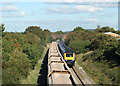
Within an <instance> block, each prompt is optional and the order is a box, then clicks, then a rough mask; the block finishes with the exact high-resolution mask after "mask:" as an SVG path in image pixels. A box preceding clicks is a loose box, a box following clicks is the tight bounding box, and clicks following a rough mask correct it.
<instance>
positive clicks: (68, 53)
mask: <svg viewBox="0 0 120 86" xmlns="http://www.w3.org/2000/svg"><path fill="white" fill-rule="evenodd" d="M58 47H59V50H60V52H61V54H62V56H63V59H64V60H65V62H66V63H67V64H68V66H71V67H72V66H74V63H75V60H76V58H75V53H74V52H73V51H72V50H71V49H70V48H69V47H68V46H67V45H66V44H65V43H64V42H63V40H62V39H61V40H59V42H58Z"/></svg>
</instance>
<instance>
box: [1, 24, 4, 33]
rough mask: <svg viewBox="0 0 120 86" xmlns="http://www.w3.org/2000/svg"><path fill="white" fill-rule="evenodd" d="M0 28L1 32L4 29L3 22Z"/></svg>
mask: <svg viewBox="0 0 120 86" xmlns="http://www.w3.org/2000/svg"><path fill="white" fill-rule="evenodd" d="M0 29H1V31H2V32H3V31H4V30H5V27H4V24H1V26H0Z"/></svg>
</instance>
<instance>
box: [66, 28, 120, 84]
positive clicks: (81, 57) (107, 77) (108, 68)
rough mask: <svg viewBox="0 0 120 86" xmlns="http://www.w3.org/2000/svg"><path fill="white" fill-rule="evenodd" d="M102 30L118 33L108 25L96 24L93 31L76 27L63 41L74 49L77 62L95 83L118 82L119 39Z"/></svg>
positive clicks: (119, 65) (119, 77)
mask: <svg viewBox="0 0 120 86" xmlns="http://www.w3.org/2000/svg"><path fill="white" fill-rule="evenodd" d="M104 32H114V33H119V31H115V30H114V29H113V28H110V27H101V28H100V27H99V26H98V27H97V28H96V30H95V31H88V30H84V29H83V28H82V27H76V28H75V29H74V30H73V31H71V32H70V33H69V34H68V36H67V39H65V43H66V44H67V45H68V46H69V47H70V48H71V49H72V50H73V51H75V53H76V57H77V63H78V64H79V65H81V66H82V67H83V69H84V70H85V71H86V72H87V73H88V74H89V76H91V77H92V78H93V80H94V81H95V82H96V83H97V84H99V85H103V84H119V83H120V74H119V67H120V64H119V62H120V52H119V51H120V45H119V44H120V43H119V42H120V41H119V40H117V38H115V37H113V36H110V35H106V34H104ZM90 51H92V52H90ZM88 52H89V53H88ZM86 53H87V54H86Z"/></svg>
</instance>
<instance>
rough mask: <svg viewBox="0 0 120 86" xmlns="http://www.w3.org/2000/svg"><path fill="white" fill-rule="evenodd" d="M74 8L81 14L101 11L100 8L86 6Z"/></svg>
mask: <svg viewBox="0 0 120 86" xmlns="http://www.w3.org/2000/svg"><path fill="white" fill-rule="evenodd" d="M74 8H75V9H78V10H79V11H81V12H98V11H102V10H103V9H102V8H100V7H94V6H88V5H77V6H75V7H74Z"/></svg>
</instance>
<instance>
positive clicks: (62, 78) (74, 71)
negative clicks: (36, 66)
mask: <svg viewBox="0 0 120 86" xmlns="http://www.w3.org/2000/svg"><path fill="white" fill-rule="evenodd" d="M80 72H81V71H79V67H78V66H77V65H76V63H75V66H73V67H72V68H69V67H68V66H67V64H66V62H65V61H64V59H63V57H62V55H61V53H60V52H59V49H58V45H57V42H52V44H51V45H50V48H49V53H48V76H47V78H48V85H55V84H68V85H73V86H77V85H79V86H80V85H81V86H85V84H94V83H93V82H92V80H90V79H89V78H88V77H87V78H84V74H80ZM82 72H83V71H82Z"/></svg>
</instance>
